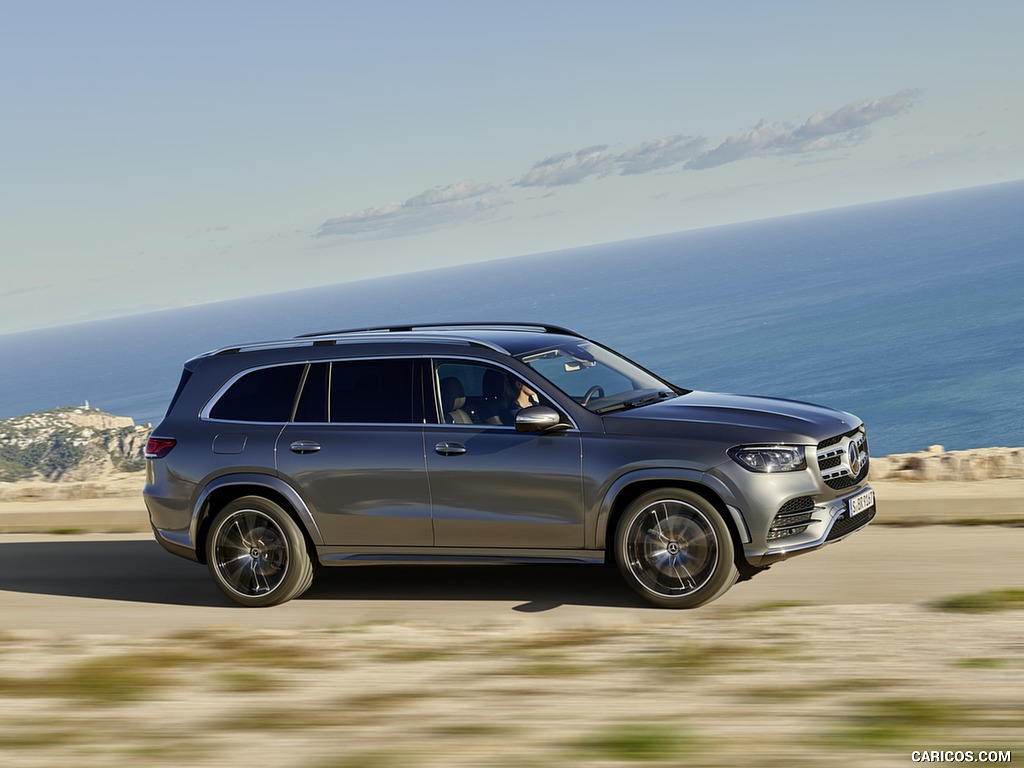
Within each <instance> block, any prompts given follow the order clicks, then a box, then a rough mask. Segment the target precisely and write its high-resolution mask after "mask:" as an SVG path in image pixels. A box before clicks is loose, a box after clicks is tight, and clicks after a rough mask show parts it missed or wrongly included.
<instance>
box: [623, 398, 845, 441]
mask: <svg viewBox="0 0 1024 768" xmlns="http://www.w3.org/2000/svg"><path fill="white" fill-rule="evenodd" d="M604 424H605V430H606V431H607V432H610V433H617V434H669V433H674V434H679V431H680V430H681V429H685V430H686V432H687V433H688V434H691V435H693V436H694V437H696V436H698V435H700V434H707V435H708V436H710V437H714V438H717V439H722V440H726V441H730V442H736V443H737V444H739V443H748V444H750V443H756V442H779V443H818V442H820V441H821V440H824V439H825V438H827V437H833V436H835V435H839V434H843V433H845V432H849V431H850V430H851V429H855V428H856V427H859V426H860V425H861V420H860V419H858V418H857V417H856V416H854V415H852V414H849V413H845V412H843V411H837V410H835V409H833V408H826V407H825V406H821V405H814V404H812V403H802V402H799V401H796V400H783V399H780V398H775V397H758V396H754V395H727V394H720V393H717V392H698V391H694V392H690V393H688V394H685V395H680V396H679V397H674V398H672V399H671V400H663V401H661V402H656V403H651V404H650V405H644V406H641V407H639V408H633V409H631V410H626V411H615V412H613V413H609V414H605V416H604ZM687 427H689V428H687Z"/></svg>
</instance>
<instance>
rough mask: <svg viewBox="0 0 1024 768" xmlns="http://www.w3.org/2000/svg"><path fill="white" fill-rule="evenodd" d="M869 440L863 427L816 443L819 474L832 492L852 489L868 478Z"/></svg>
mask: <svg viewBox="0 0 1024 768" xmlns="http://www.w3.org/2000/svg"><path fill="white" fill-rule="evenodd" d="M869 464H870V459H869V456H868V438H867V434H866V433H865V432H864V428H863V427H858V428H857V429H853V430H850V431H849V432H846V433H844V434H842V435H836V436H835V437H830V438H828V439H827V440H822V441H821V442H820V443H818V471H819V472H820V473H821V479H822V481H823V482H824V483H825V485H827V486H828V487H829V488H831V489H832V490H834V491H842V490H846V489H847V488H852V487H853V486H855V485H857V484H858V483H859V482H861V481H862V480H863V479H864V478H866V477H867V476H868V465H869Z"/></svg>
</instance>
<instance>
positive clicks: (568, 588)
mask: <svg viewBox="0 0 1024 768" xmlns="http://www.w3.org/2000/svg"><path fill="white" fill-rule="evenodd" d="M1021 551H1024V528H1011V527H997V526H978V527H945V526H933V527H923V528H891V527H883V526H874V527H871V528H868V529H867V530H865V531H862V532H860V533H859V534H857V535H855V536H853V537H851V538H850V539H847V540H845V541H842V542H839V543H837V544H833V545H831V546H829V547H826V548H825V549H823V550H821V551H819V552H815V553H811V554H807V555H803V556H800V557H797V558H794V559H792V560H790V561H788V562H784V563H780V564H777V565H775V566H773V567H772V568H771V569H770V570H769V571H767V572H764V573H761V574H759V575H758V576H756V577H755V578H754V579H752V580H750V581H747V582H742V583H739V584H737V585H736V586H734V587H733V588H732V590H731V591H730V592H729V593H727V594H726V595H725V596H724V597H723V598H721V599H720V600H718V601H717V602H715V603H712V604H710V605H708V606H705V607H704V608H700V609H697V612H699V613H700V615H704V616H706V615H715V614H721V613H732V612H736V611H743V610H745V609H750V608H754V607H757V606H760V605H764V604H768V603H775V602H782V601H784V602H798V603H811V604H822V605H844V604H918V603H924V602H928V601H931V600H935V599H938V598H942V597H946V596H950V595H956V594H963V593H968V592H976V591H982V590H987V589H1002V588H1006V587H1016V588H1024V568H1022V567H1021V565H1020V552H1021ZM693 614H694V612H692V611H691V612H685V611H684V612H675V611H664V610H658V609H655V608H649V607H647V606H646V604H644V603H643V602H642V601H641V600H640V599H639V598H638V597H636V596H635V595H634V594H633V592H632V591H630V590H629V589H628V588H627V587H626V586H625V585H624V583H623V582H622V581H621V579H620V577H619V575H618V572H617V571H616V570H615V569H613V568H604V567H601V566H581V565H566V566H550V565H542V566H521V565H507V566H504V565H503V566H468V565H467V566H377V565H372V566H371V565H363V566H353V567H343V568H332V569H325V570H322V571H321V572H320V573H319V574H318V576H317V580H316V582H315V583H314V585H313V587H312V589H311V590H310V591H309V592H307V593H306V594H305V595H304V596H302V597H301V598H299V599H297V600H293V601H292V602H290V603H287V604H285V605H281V606H277V607H274V608H265V609H245V608H240V607H235V606H234V605H233V604H232V603H230V602H229V601H228V600H227V599H226V598H224V597H223V596H222V595H221V594H220V592H218V591H217V589H216V588H215V587H214V586H213V584H212V582H211V580H210V577H209V574H208V573H207V571H206V568H205V567H204V566H200V565H196V564H194V563H190V562H188V561H186V560H182V559H180V558H177V557H174V556H172V555H170V554H168V553H166V552H164V551H163V550H162V549H161V548H160V547H159V546H158V545H157V544H156V543H155V542H154V541H153V540H152V538H151V537H150V536H148V535H145V534H128V535H99V534H94V535H78V536H44V535H35V534H20V535H18V534H14V535H3V536H0V631H8V632H10V631H15V632H22V631H33V630H42V631H48V632H67V633H74V634H117V635H166V634H172V633H174V632H176V631H183V630H188V629H194V628H199V627H209V626H217V627H224V626H228V627H239V628H246V627H252V628H276V629H303V628H310V627H332V626H343V625H346V624H357V623H364V622H371V621H381V622H395V621H414V622H425V623H430V624H438V625H445V626H468V627H475V626H488V625H495V624H507V623H529V624H541V625H554V626H569V625H577V624H591V625H593V624H603V623H608V624H628V623H633V622H637V623H639V622H653V621H666V620H667V621H685V619H686V616H687V615H693Z"/></svg>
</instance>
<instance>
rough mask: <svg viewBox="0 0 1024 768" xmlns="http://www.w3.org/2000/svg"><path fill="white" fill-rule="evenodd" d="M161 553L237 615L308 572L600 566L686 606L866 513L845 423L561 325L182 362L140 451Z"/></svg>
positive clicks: (460, 330) (293, 346) (418, 329)
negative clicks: (199, 575) (694, 382)
mask: <svg viewBox="0 0 1024 768" xmlns="http://www.w3.org/2000/svg"><path fill="white" fill-rule="evenodd" d="M146 457H147V459H148V462H147V465H148V470H147V471H148V477H147V484H146V488H145V499H146V505H147V507H148V508H149V514H150V519H151V522H152V525H153V530H154V532H155V535H156V539H157V541H158V542H160V544H161V545H163V547H164V548H165V549H167V550H169V551H170V552H172V553H174V554H177V555H181V556H183V557H187V558H189V559H191V560H195V561H198V562H203V563H206V564H207V566H208V567H209V570H210V573H211V575H212V577H213V580H214V581H215V582H216V584H217V586H218V587H219V588H220V589H221V590H222V591H223V592H224V593H225V594H226V595H227V596H228V597H230V598H231V599H233V600H235V601H236V602H238V603H241V604H242V605H247V606H266V605H274V604H277V603H281V602H284V601H286V600H289V599H291V598H293V597H295V596H297V595H299V594H301V593H302V592H303V591H305V590H306V589H307V588H308V587H309V585H310V583H311V582H312V579H313V572H314V564H316V563H319V564H320V565H341V564H344V563H352V562H366V561H378V562H380V561H386V562H396V561H402V562H413V563H419V562H453V561H458V562H474V561H476V562H493V561H518V562H522V561H533V562H538V561H541V562H552V561H555V562H589V563H595V562H596V563H601V562H609V563H611V562H614V563H615V564H617V566H618V568H619V569H620V570H621V572H622V575H623V576H624V577H625V579H626V581H627V582H628V583H629V585H630V586H631V587H632V588H633V589H635V590H636V591H637V592H638V593H639V594H641V595H642V596H643V597H645V598H646V599H647V600H649V601H650V602H652V603H654V604H656V605H659V606H664V607H670V608H690V607H694V606H697V605H700V604H703V603H706V602H708V601H709V600H713V599H714V598H716V597H718V596H719V595H721V594H722V593H724V592H725V591H726V590H727V589H728V588H729V587H730V586H731V585H732V584H733V583H734V582H735V581H736V580H737V579H738V578H740V577H741V576H742V577H749V576H751V575H753V574H754V573H756V572H757V571H759V570H762V569H763V568H765V567H767V566H768V565H770V564H771V563H774V562H777V561H779V560H783V559H785V558H787V557H789V556H791V555H794V554H798V553H801V552H808V551H810V550H813V549H817V548H819V547H821V546H823V545H824V544H826V543H829V542H832V541H836V540H838V539H841V538H843V537H844V536H847V535H849V534H851V533H853V532H854V531H857V530H859V529H860V528H863V527H864V526H865V525H867V523H868V522H869V521H870V520H871V519H872V518H873V517H874V514H875V499H874V492H873V491H872V490H871V488H870V487H869V486H868V485H866V484H865V483H864V480H865V477H866V476H867V472H868V443H867V437H866V435H865V431H864V426H863V425H862V423H861V421H860V420H859V419H858V418H856V417H855V416H852V415H850V414H848V413H843V412H841V411H835V410H832V409H829V408H824V407H821V406H817V405H810V404H807V403H800V402H794V401H789V400H778V399H769V398H762V397H749V396H741V395H724V394H713V393H708V392H695V391H691V390H686V389H682V388H680V387H677V386H675V385H673V384H669V383H668V382H667V381H665V380H664V379H661V378H658V377H657V376H655V375H654V374H652V373H650V372H648V371H646V370H644V369H643V368H641V367H640V366H638V365H636V364H635V363H632V362H630V361H629V360H627V359H625V358H624V357H622V356H621V355H618V354H616V353H615V352H613V351H611V350H610V349H608V348H607V347H603V346H601V345H599V344H597V343H596V342H594V341H591V340H589V339H586V338H584V337H582V336H580V335H579V334H577V333H574V332H573V331H570V330H567V329H565V328H558V327H554V326H547V325H533V324H504V323H488V324H472V325H470V324H448V325H443V326H442V325H423V326H402V327H390V328H365V329H358V330H347V331H333V332H329V333H318V334H311V335H308V336H300V337H297V338H294V339H287V340H283V341H270V342H261V343H254V344H243V345H238V346H231V347H226V348H224V349H219V350H216V351H213V352H209V353H207V354H204V355H200V356H199V357H196V358H193V359H192V360H189V361H188V362H187V363H185V370H184V372H183V374H182V377H181V382H180V384H179V385H178V389H177V392H176V393H175V395H174V398H173V400H172V401H171V404H170V407H169V408H168V411H167V415H166V417H165V418H164V419H163V421H162V422H161V423H160V424H159V426H157V428H156V429H155V430H154V432H153V435H152V437H151V438H150V440H149V443H148V445H147V447H146Z"/></svg>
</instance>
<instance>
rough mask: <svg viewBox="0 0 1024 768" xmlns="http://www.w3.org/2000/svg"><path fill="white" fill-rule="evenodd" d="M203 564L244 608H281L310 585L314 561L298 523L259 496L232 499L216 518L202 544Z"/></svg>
mask: <svg viewBox="0 0 1024 768" xmlns="http://www.w3.org/2000/svg"><path fill="white" fill-rule="evenodd" d="M206 562H207V564H208V566H209V569H210V575H211V576H212V577H213V581H214V583H216V585H217V586H218V587H219V588H220V590H221V591H222V592H223V593H224V594H225V595H227V596H228V597H230V598H231V599H232V600H234V601H235V602H236V603H239V604H240V605H244V606H248V607H263V606H268V605H277V604H279V603H284V602H286V601H288V600H291V599H292V598H293V597H298V596H299V595H301V594H302V593H303V592H305V591H306V590H307V589H309V585H310V584H312V583H313V562H312V559H311V558H310V556H309V552H308V550H307V549H306V540H305V538H304V537H303V535H302V531H301V530H300V529H299V526H298V524H297V523H296V522H295V521H294V520H293V519H292V518H291V516H289V515H288V513H287V512H285V511H284V510H283V509H282V508H281V507H280V506H279V505H277V504H275V503H274V502H272V501H270V500H269V499H265V498H263V497H261V496H245V497H243V498H240V499H236V500H235V501H233V502H231V503H230V504H228V505H227V506H226V507H224V509H222V510H221V511H220V512H218V513H217V516H216V517H215V518H214V520H213V524H212V525H211V526H210V534H209V536H208V537H207V539H206Z"/></svg>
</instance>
